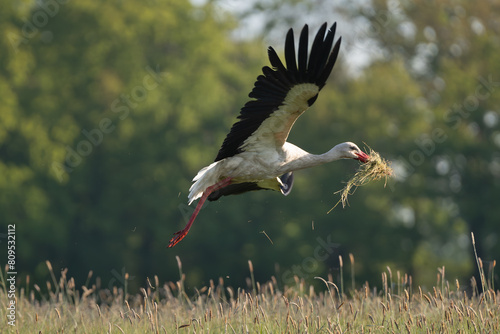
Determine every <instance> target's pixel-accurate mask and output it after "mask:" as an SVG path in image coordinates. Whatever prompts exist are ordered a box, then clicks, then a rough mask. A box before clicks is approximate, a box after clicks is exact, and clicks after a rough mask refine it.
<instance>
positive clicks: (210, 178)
mask: <svg viewBox="0 0 500 334" xmlns="http://www.w3.org/2000/svg"><path fill="white" fill-rule="evenodd" d="M220 162H221V160H219V161H216V162H214V163H212V164H211V165H209V166H206V167H203V168H202V169H201V170H200V171H199V172H198V174H196V176H195V177H194V178H193V182H194V183H193V184H192V185H191V188H189V195H188V200H189V205H191V203H193V201H195V200H197V199H198V198H200V197H201V196H202V195H203V192H204V191H205V190H206V189H207V188H208V187H210V186H211V185H213V184H215V183H217V182H218V181H219V178H220Z"/></svg>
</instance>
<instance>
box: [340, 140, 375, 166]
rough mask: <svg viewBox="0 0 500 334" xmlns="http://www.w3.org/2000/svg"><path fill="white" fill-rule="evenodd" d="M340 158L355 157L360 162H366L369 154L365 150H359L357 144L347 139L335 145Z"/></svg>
mask: <svg viewBox="0 0 500 334" xmlns="http://www.w3.org/2000/svg"><path fill="white" fill-rule="evenodd" d="M336 148H337V149H338V150H339V152H340V154H341V156H342V158H345V159H355V160H359V161H361V162H367V161H368V160H369V159H370V156H369V155H368V154H366V153H365V152H363V151H361V149H360V148H359V147H358V145H356V144H354V143H351V142H350V141H347V142H345V143H342V144H339V145H337V147H336Z"/></svg>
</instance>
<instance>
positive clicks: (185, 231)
mask: <svg viewBox="0 0 500 334" xmlns="http://www.w3.org/2000/svg"><path fill="white" fill-rule="evenodd" d="M188 232H189V229H183V230H180V231H178V232H175V233H174V237H173V238H172V239H170V242H169V244H168V246H167V248H171V247H174V246H175V245H177V244H178V243H179V241H181V240H182V239H184V237H185V236H186V235H187V234H188Z"/></svg>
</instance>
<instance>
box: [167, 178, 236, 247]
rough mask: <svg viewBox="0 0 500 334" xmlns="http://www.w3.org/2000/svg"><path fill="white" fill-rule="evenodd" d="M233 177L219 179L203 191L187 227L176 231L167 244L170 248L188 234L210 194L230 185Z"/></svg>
mask: <svg viewBox="0 0 500 334" xmlns="http://www.w3.org/2000/svg"><path fill="white" fill-rule="evenodd" d="M231 179H232V178H231V177H228V178H225V179H224V180H222V181H219V182H217V183H216V184H214V185H211V186H210V187H208V188H207V189H206V190H205V191H204V192H203V195H202V196H201V198H200V201H199V202H198V204H197V205H196V208H195V209H194V212H193V214H192V215H191V218H189V222H188V223H187V225H186V227H184V229H182V230H180V231H179V232H175V233H174V237H173V238H172V239H170V243H169V244H168V246H167V247H168V248H170V247H174V246H175V245H177V243H178V242H179V241H181V240H182V239H184V237H185V236H186V235H187V234H188V232H189V229H190V228H191V225H193V222H194V220H195V218H196V216H197V215H198V213H199V212H200V210H201V207H202V206H203V203H205V201H206V200H207V198H208V195H210V194H211V193H212V192H214V191H217V190H219V189H221V188H224V187H226V186H228V185H230V184H231Z"/></svg>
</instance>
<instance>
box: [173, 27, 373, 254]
mask: <svg viewBox="0 0 500 334" xmlns="http://www.w3.org/2000/svg"><path fill="white" fill-rule="evenodd" d="M335 28H336V23H334V24H333V25H332V27H331V28H330V29H329V30H328V31H326V29H327V25H326V23H324V24H323V25H322V26H321V28H320V29H319V31H318V33H317V34H316V37H315V38H314V41H313V43H312V46H311V52H310V53H309V57H308V26H307V25H305V26H304V28H303V29H302V32H301V34H300V39H299V45H298V53H297V58H296V56H295V42H294V36H293V30H292V29H290V30H289V31H288V34H287V36H286V41H285V60H286V67H285V66H284V65H283V63H282V62H281V60H280V58H279V57H278V55H277V54H276V51H274V49H273V48H272V47H269V48H268V55H269V60H270V62H271V65H272V68H270V67H268V66H265V67H263V68H262V72H263V75H259V76H258V78H257V81H256V82H255V86H254V88H253V90H252V91H251V92H250V94H249V97H251V98H253V100H251V101H249V102H247V103H246V104H245V106H244V107H243V108H242V109H241V112H240V115H239V116H238V118H239V119H240V120H239V121H238V122H236V123H235V124H234V125H233V126H232V128H231V131H230V132H229V134H228V135H227V137H226V139H224V142H223V143H222V147H221V148H220V150H219V153H218V154H217V157H216V158H215V162H214V163H212V164H211V165H209V166H207V167H204V168H203V169H201V170H200V171H199V172H198V174H197V175H196V176H195V177H194V179H193V182H194V183H193V185H192V186H191V188H190V189H189V196H188V198H189V204H191V203H192V202H193V201H194V200H196V199H198V198H201V199H200V201H199V202H198V205H197V206H196V208H195V210H194V212H193V214H192V216H191V218H190V220H189V222H188V223H187V225H186V227H185V228H184V229H183V230H181V231H179V232H177V233H175V234H174V237H173V238H172V239H171V240H170V243H169V245H168V247H173V246H175V245H176V244H177V243H178V242H179V241H181V240H182V239H183V238H184V237H185V236H186V235H187V233H188V232H189V229H190V228H191V225H192V224H193V222H194V220H195V218H196V215H197V214H198V212H199V211H200V209H201V207H202V206H203V203H204V202H205V201H206V200H207V199H208V200H209V201H215V200H217V199H219V198H220V197H221V196H226V195H233V194H241V193H243V192H247V191H251V190H260V189H272V190H278V191H281V193H282V194H283V195H285V196H286V195H288V194H289V193H290V190H291V189H292V184H293V171H295V170H299V169H304V168H309V167H314V166H317V165H321V164H324V163H327V162H330V161H335V160H338V159H346V158H347V159H348V158H350V159H356V160H360V161H361V162H366V161H367V160H368V159H369V156H368V155H367V154H366V153H364V152H363V151H361V150H360V149H359V147H358V146H357V145H356V144H354V143H351V142H345V143H341V144H338V145H337V146H335V147H333V148H332V149H331V150H329V151H328V152H326V153H324V154H320V155H316V154H311V153H308V152H306V151H304V150H303V149H301V148H299V147H297V146H295V145H293V144H291V143H288V142H287V141H286V139H287V137H288V133H289V132H290V129H291V128H292V126H293V124H294V123H295V121H296V120H297V118H298V117H299V116H300V115H302V113H303V112H304V111H305V110H306V109H308V108H309V107H310V106H311V105H312V104H313V103H314V101H316V98H317V97H318V93H319V91H320V90H321V88H323V86H324V85H325V82H326V80H327V78H328V76H329V75H330V72H331V71H332V68H333V65H334V64H335V61H336V59H337V56H338V53H339V48H340V41H341V38H339V39H338V40H337V42H336V43H335V45H333V40H334V36H335ZM325 32H326V36H325Z"/></svg>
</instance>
